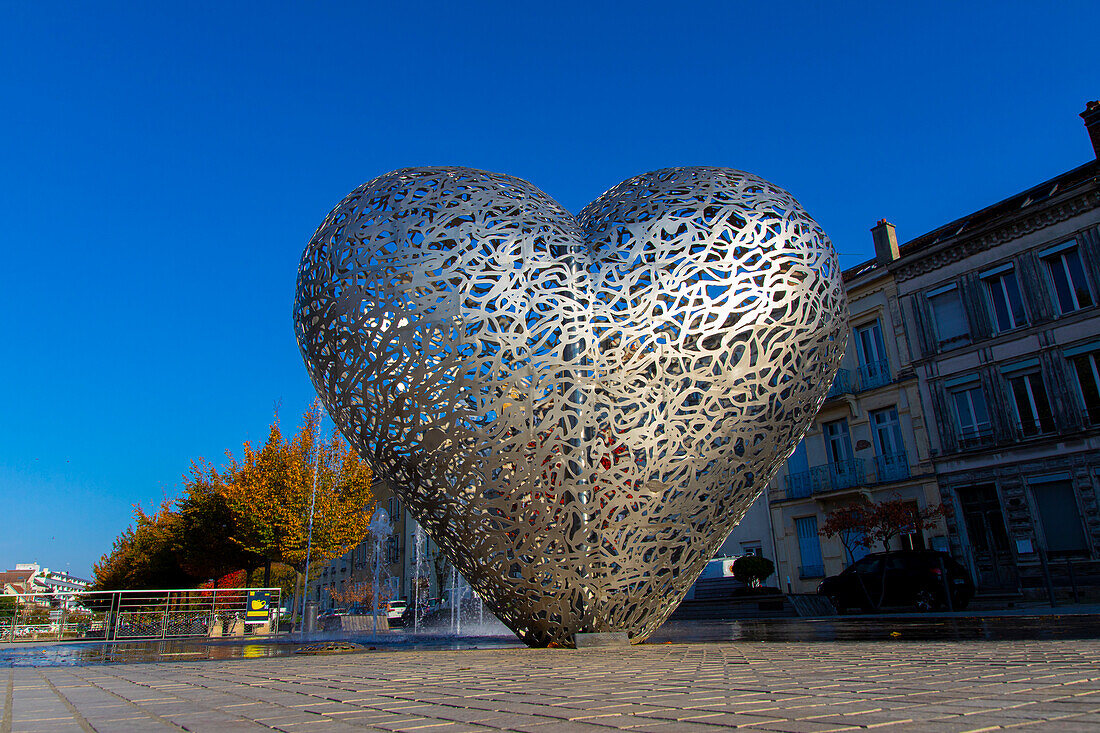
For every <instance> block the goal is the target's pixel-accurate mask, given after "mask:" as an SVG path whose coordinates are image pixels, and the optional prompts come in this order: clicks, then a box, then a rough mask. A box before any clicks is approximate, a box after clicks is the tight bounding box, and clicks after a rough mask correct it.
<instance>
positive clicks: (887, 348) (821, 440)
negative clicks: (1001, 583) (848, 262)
mask: <svg viewBox="0 0 1100 733" xmlns="http://www.w3.org/2000/svg"><path fill="white" fill-rule="evenodd" d="M871 231H872V235H873V237H874V242H875V252H876V256H875V259H873V260H870V261H869V262H865V263H863V264H861V265H858V266H856V267H853V268H851V269H849V270H846V271H845V272H844V283H845V290H846V291H847V294H848V302H849V311H850V314H851V320H850V326H851V329H850V333H849V341H848V346H847V348H846V350H845V355H844V359H843V361H842V363H841V369H840V371H839V372H838V374H837V376H836V379H835V380H834V382H833V386H832V388H831V389H830V391H829V394H828V396H827V397H826V400H825V403H824V404H823V405H822V407H821V409H820V410H819V412H818V414H817V417H816V418H815V420H814V423H813V425H812V426H811V427H810V429H809V431H808V432H807V433H806V436H805V437H804V438H803V440H802V442H801V443H800V444H799V446H798V448H797V449H796V450H795V452H794V454H793V455H792V456H791V457H790V458H789V459H788V460H787V463H786V465H785V466H784V468H783V469H781V470H780V472H779V475H778V476H777V477H776V479H775V480H773V481H772V483H771V484H770V486H769V487H768V490H767V492H766V498H764V497H762V500H763V501H766V502H767V504H768V505H769V506H770V517H771V524H772V530H773V533H774V538H775V539H774V542H775V546H776V558H777V560H778V562H777V568H776V572H777V575H778V580H779V583H780V585H781V587H783V588H784V589H785V590H788V591H791V592H795V593H813V592H814V591H815V590H816V588H817V585H818V583H819V582H820V580H821V578H823V577H824V576H826V575H832V574H835V573H838V572H840V571H841V570H843V569H844V568H845V567H846V566H847V565H849V564H850V563H852V562H853V561H855V560H858V559H859V558H860V557H862V556H863V555H864V554H866V553H867V552H869V551H870V550H867V549H856V551H855V552H854V553H850V552H848V550H846V548H845V547H844V545H843V543H842V542H841V541H840V539H838V538H835V537H834V538H826V537H823V536H821V534H820V530H821V528H822V526H823V525H824V523H825V521H826V517H827V516H828V514H829V512H831V511H833V510H834V509H837V508H839V507H840V506H843V505H845V504H849V503H852V502H856V501H863V500H866V501H882V500H886V499H898V498H900V499H902V500H904V501H907V502H913V503H914V504H915V505H916V506H917V507H919V508H924V507H927V506H930V505H935V504H938V503H939V491H938V488H937V486H936V480H935V475H934V472H933V467H932V460H931V451H930V447H929V444H928V440H927V437H926V435H927V432H926V429H925V427H926V425H925V417H924V414H923V411H922V403H921V400H920V395H919V390H918V385H917V380H916V375H915V373H914V371H913V369H912V367H911V365H910V358H909V348H908V336H907V333H906V331H905V328H904V323H903V320H902V318H901V312H900V310H899V303H898V292H897V287H896V284H895V283H894V278H893V275H892V274H891V272H890V265H891V264H892V263H893V262H894V261H895V260H896V259H897V257H898V243H897V238H896V236H895V234H894V227H893V226H892V225H890V224H888V223H886V222H880V223H879V224H878V225H877V226H876V227H875V228H874V229H872V230H871ZM946 535H947V530H946V527H945V526H942V525H941V526H937V527H936V528H933V529H931V530H923V531H922V530H917V531H915V532H914V533H912V534H909V535H904V536H902V537H900V538H897V539H896V540H895V541H894V544H893V545H892V549H893V548H895V547H908V548H922V547H935V548H946V546H947V537H946ZM875 549H881V548H875Z"/></svg>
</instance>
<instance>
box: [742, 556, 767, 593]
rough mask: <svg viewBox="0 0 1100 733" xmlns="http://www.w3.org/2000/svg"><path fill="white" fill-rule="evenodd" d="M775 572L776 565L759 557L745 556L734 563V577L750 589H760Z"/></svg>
mask: <svg viewBox="0 0 1100 733" xmlns="http://www.w3.org/2000/svg"><path fill="white" fill-rule="evenodd" d="M774 572H775V563H773V562H772V561H771V560H769V559H768V558H766V557H760V556H759V555H745V556H743V557H739V558H737V559H736V560H734V561H733V577H735V578H737V579H738V580H740V581H741V582H742V583H744V584H745V585H747V586H749V587H750V588H759V587H760V586H761V585H763V584H764V581H765V580H767V579H768V576H770V575H771V574H772V573H774Z"/></svg>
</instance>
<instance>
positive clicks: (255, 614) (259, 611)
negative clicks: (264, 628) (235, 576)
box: [244, 590, 271, 624]
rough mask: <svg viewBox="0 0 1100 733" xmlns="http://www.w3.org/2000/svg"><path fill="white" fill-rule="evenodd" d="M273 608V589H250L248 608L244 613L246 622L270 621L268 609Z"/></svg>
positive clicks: (259, 622)
mask: <svg viewBox="0 0 1100 733" xmlns="http://www.w3.org/2000/svg"><path fill="white" fill-rule="evenodd" d="M270 608H271V591H269V590H250V591H248V610H246V611H245V614H244V622H245V623H246V624H265V623H267V621H268V611H269V610H270Z"/></svg>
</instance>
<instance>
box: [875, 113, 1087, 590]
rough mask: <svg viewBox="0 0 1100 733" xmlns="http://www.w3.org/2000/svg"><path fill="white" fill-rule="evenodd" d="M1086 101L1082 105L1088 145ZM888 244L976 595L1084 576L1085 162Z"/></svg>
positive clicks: (1082, 581)
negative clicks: (894, 250)
mask: <svg viewBox="0 0 1100 733" xmlns="http://www.w3.org/2000/svg"><path fill="white" fill-rule="evenodd" d="M1098 114H1100V105H1097V104H1096V103H1091V104H1090V107H1089V110H1086V113H1085V114H1084V115H1082V116H1083V117H1085V118H1086V123H1087V124H1088V123H1090V122H1091V124H1090V133H1091V135H1092V139H1093V145H1094V148H1096V149H1098V150H1100V132H1098V130H1097V127H1096V124H1097V119H1096V118H1097V116H1098ZM900 254H901V256H900V258H899V259H898V260H897V261H896V262H894V263H893V264H892V265H891V267H890V269H891V272H892V273H893V277H894V279H895V280H896V283H897V290H898V296H899V298H900V301H901V304H902V310H903V312H904V321H905V330H906V331H907V332H908V333H909V334H910V335H911V338H910V339H909V341H908V347H909V350H910V355H909V358H910V359H911V363H912V365H913V368H914V369H915V372H916V375H917V378H918V382H919V384H920V391H921V398H922V401H923V403H924V405H925V406H926V413H927V414H928V415H929V417H930V420H929V426H928V428H929V430H928V433H929V439H930V442H931V448H932V452H933V464H934V466H935V472H936V474H937V477H938V480H939V485H940V491H941V495H942V497H943V501H944V502H945V503H946V504H949V505H950V506H951V507H953V509H954V516H953V517H952V518H951V519H950V521H949V530H950V540H951V549H952V552H953V554H955V555H956V556H957V557H958V558H959V559H960V560H964V561H965V562H966V564H968V565H969V567H970V570H971V572H972V574H973V576H974V578H975V581H976V582H977V583H978V585H979V590H984V591H986V592H995V591H1000V592H1005V593H1021V592H1022V593H1024V594H1026V595H1040V594H1044V593H1046V585H1047V579H1048V578H1049V579H1050V580H1051V583H1052V584H1053V585H1054V586H1055V587H1059V586H1061V587H1064V588H1068V587H1071V586H1072V585H1079V586H1083V587H1085V588H1086V589H1087V587H1088V586H1089V585H1095V584H1097V583H1100V579H1098V578H1097V577H1096V575H1097V571H1098V570H1100V562H1098V561H1100V502H1098V497H1097V491H1098V488H1100V371H1098V367H1100V308H1098V304H1100V162H1098V161H1097V160H1093V161H1090V162H1088V163H1086V164H1085V165H1082V166H1080V167H1078V168H1075V169H1073V170H1071V171H1068V172H1066V173H1063V174H1062V175H1060V176H1057V177H1055V178H1053V179H1051V180H1049V181H1045V182H1043V183H1041V184H1039V185H1037V186H1034V187H1032V188H1030V189H1028V190H1026V191H1023V192H1021V193H1019V194H1017V195H1015V196H1012V197H1011V198H1008V199H1006V200H1004V201H1001V202H1000V203H997V204H994V205H993V206H990V207H988V208H986V209H983V210H981V211H978V212H975V213H973V214H970V215H968V216H965V217H963V218H961V219H959V220H957V221H953V222H951V223H950V224H947V225H945V226H943V227H940V228H938V229H936V230H935V231H932V232H929V233H928V234H925V235H923V236H921V237H918V238H917V239H915V240H913V241H911V242H908V243H906V244H905V245H904V246H902V247H901V251H900Z"/></svg>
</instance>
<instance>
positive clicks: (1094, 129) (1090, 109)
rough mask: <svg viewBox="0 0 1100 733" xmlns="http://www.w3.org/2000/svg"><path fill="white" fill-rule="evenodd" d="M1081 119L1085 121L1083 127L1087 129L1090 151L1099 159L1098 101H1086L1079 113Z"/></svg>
mask: <svg viewBox="0 0 1100 733" xmlns="http://www.w3.org/2000/svg"><path fill="white" fill-rule="evenodd" d="M1081 119H1082V120H1084V121H1085V129H1086V130H1088V131H1089V139H1090V140H1092V151H1093V152H1094V153H1095V154H1096V157H1097V158H1098V159H1100V102H1088V103H1087V104H1086V105H1085V111H1084V112H1082V113H1081Z"/></svg>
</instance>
